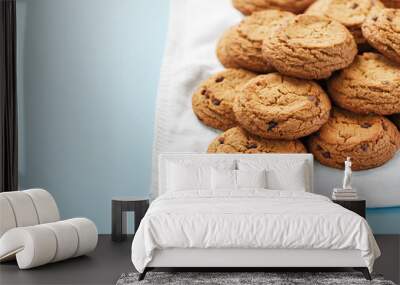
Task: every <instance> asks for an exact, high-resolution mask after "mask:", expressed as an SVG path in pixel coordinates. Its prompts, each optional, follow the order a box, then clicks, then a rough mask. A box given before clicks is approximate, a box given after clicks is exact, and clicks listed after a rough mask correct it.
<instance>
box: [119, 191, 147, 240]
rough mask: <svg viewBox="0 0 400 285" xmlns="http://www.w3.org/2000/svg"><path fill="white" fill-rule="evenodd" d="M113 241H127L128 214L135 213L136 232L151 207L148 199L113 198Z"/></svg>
mask: <svg viewBox="0 0 400 285" xmlns="http://www.w3.org/2000/svg"><path fill="white" fill-rule="evenodd" d="M111 207H112V221H111V222H112V240H113V241H123V240H125V239H126V237H127V235H126V222H127V220H126V212H134V213H135V232H136V231H137V229H138V227H139V224H140V221H141V220H142V218H143V217H144V214H146V211H147V208H148V207H149V199H148V198H139V197H114V198H112V206H111Z"/></svg>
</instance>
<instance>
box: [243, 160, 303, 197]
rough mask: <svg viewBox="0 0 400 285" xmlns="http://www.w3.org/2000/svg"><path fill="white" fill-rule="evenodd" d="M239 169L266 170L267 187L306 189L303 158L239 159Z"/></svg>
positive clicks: (293, 189) (290, 189) (289, 189)
mask: <svg viewBox="0 0 400 285" xmlns="http://www.w3.org/2000/svg"><path fill="white" fill-rule="evenodd" d="M238 168H239V169H240V170H263V169H266V170H267V181H268V183H267V188H268V189H274V190H287V191H303V192H305V191H307V189H309V188H310V187H309V183H310V182H309V181H307V175H306V173H307V171H309V170H308V169H307V164H306V162H305V161H304V160H279V159H276V160H271V159H268V160H262V159H241V160H239V161H238Z"/></svg>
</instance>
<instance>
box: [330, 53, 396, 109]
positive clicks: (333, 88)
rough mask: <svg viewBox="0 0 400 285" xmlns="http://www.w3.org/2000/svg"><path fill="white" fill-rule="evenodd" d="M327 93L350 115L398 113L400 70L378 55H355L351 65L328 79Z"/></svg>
mask: <svg viewBox="0 0 400 285" xmlns="http://www.w3.org/2000/svg"><path fill="white" fill-rule="evenodd" d="M328 93H329V95H330V97H331V99H332V100H333V101H335V103H336V104H337V105H339V106H340V107H342V108H344V109H347V110H349V111H352V112H354V113H359V114H369V113H373V114H378V115H390V114H395V113H400V66H399V65H397V64H395V63H392V62H390V61H389V60H388V59H386V58H385V57H384V56H383V55H380V54H378V53H369V52H367V53H363V54H362V55H357V57H356V59H355V61H354V62H353V64H352V65H350V66H349V67H348V68H345V69H343V70H341V71H340V72H339V73H338V74H335V75H334V76H333V77H332V78H330V80H329V82H328Z"/></svg>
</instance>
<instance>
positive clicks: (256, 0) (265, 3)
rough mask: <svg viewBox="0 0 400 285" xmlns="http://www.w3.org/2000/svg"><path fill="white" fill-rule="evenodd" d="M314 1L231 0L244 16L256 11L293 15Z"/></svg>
mask: <svg viewBox="0 0 400 285" xmlns="http://www.w3.org/2000/svg"><path fill="white" fill-rule="evenodd" d="M314 1H315V0H232V4H233V6H234V7H235V8H236V9H238V10H239V11H240V12H242V13H243V14H244V15H250V14H252V13H254V12H256V11H261V10H267V9H276V10H282V11H289V12H292V13H295V14H299V13H302V12H303V11H304V10H305V9H307V7H308V6H310V4H311V3H313V2H314Z"/></svg>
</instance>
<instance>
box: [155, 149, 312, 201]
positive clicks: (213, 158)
mask: <svg viewBox="0 0 400 285" xmlns="http://www.w3.org/2000/svg"><path fill="white" fill-rule="evenodd" d="M240 159H246V160H247V159H257V160H267V161H277V160H278V161H288V162H289V161H304V162H305V165H306V174H305V175H306V180H307V182H308V183H307V184H308V189H306V190H307V192H314V173H313V172H314V171H313V169H314V166H313V161H314V159H313V155H312V154H199V153H162V154H160V156H159V160H158V181H153V189H152V197H151V198H153V199H154V198H156V197H158V196H159V195H161V194H163V193H164V192H165V191H166V189H165V188H166V187H165V186H166V179H167V174H166V173H167V165H168V163H169V162H174V161H176V162H178V161H179V162H182V161H188V162H190V163H195V162H196V161H198V162H199V163H201V161H207V163H210V164H213V163H218V161H227V160H228V161H229V160H231V161H232V162H236V161H238V160H240Z"/></svg>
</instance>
